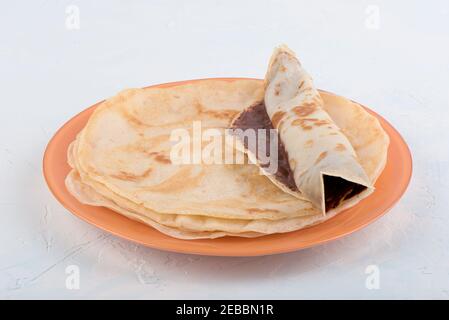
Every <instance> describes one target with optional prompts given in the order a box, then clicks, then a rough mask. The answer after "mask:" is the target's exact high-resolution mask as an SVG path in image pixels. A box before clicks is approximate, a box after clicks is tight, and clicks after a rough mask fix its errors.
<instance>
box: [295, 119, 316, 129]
mask: <svg viewBox="0 0 449 320" xmlns="http://www.w3.org/2000/svg"><path fill="white" fill-rule="evenodd" d="M306 122H307V119H296V120H293V121H292V126H299V127H301V128H302V129H303V130H312V126H310V125H308V124H306Z"/></svg>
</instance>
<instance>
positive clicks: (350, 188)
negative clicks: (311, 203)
mask: <svg viewBox="0 0 449 320" xmlns="http://www.w3.org/2000/svg"><path fill="white" fill-rule="evenodd" d="M323 184H324V198H325V200H324V201H325V205H326V212H328V211H329V210H331V209H333V208H336V207H338V205H339V204H340V203H342V202H343V201H344V200H346V199H349V198H352V197H353V196H355V195H358V194H359V193H360V192H362V191H363V190H365V189H366V187H365V186H362V185H360V184H357V183H354V182H351V181H348V180H345V179H343V178H340V177H334V176H328V175H323Z"/></svg>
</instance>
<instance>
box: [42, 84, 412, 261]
mask: <svg viewBox="0 0 449 320" xmlns="http://www.w3.org/2000/svg"><path fill="white" fill-rule="evenodd" d="M233 79H236V78H226V79H223V80H227V81H232V80H233ZM193 81H197V80H189V81H182V82H174V83H167V84H161V85H156V87H168V86H176V85H179V84H184V83H188V82H193ZM98 104H99V103H97V104H95V105H94V106H92V107H90V108H88V109H86V110H85V111H83V112H81V113H80V114H78V115H77V116H75V117H74V118H73V119H71V120H70V121H69V122H67V123H66V124H65V125H64V126H63V127H62V128H61V129H59V131H58V132H57V133H56V134H55V136H54V137H53V138H52V140H51V141H50V143H49V144H48V146H47V150H46V151H45V155H44V175H45V179H46V181H47V184H48V186H49V188H50V190H51V191H52V192H53V194H54V196H55V197H56V198H57V199H58V200H59V202H60V203H61V204H62V205H63V206H64V207H65V208H67V209H68V210H69V211H71V212H72V213H73V214H74V215H76V216H78V217H79V218H81V219H83V220H85V221H87V222H89V223H91V224H93V225H95V226H97V227H99V228H100V229H103V230H105V231H108V232H110V233H112V234H114V235H116V236H119V237H122V238H125V239H128V240H130V241H134V242H137V243H140V244H143V245H145V246H148V247H151V248H157V249H161V250H168V251H175V252H182V253H191V254H202V255H214V256H258V255H268V254H275V253H284V252H290V251H295V250H299V249H304V248H308V247H312V246H315V245H318V244H322V243H325V242H328V241H331V240H334V239H338V238H340V237H343V236H345V235H348V234H350V233H352V232H354V231H356V230H359V229H361V228H362V227H364V226H366V225H368V224H369V223H371V222H373V221H374V220H376V219H377V218H379V217H380V216H382V215H383V214H385V213H386V212H387V211H388V210H389V209H390V208H391V207H392V206H393V205H394V204H395V203H396V202H397V201H398V200H399V198H400V197H401V196H402V195H403V193H404V192H405V190H406V188H407V186H408V184H409V181H410V177H411V174H412V159H411V155H410V151H409V149H408V147H407V145H406V143H405V141H404V140H403V138H402V137H401V136H400V134H399V133H398V132H397V131H396V130H395V129H394V128H393V127H392V126H391V125H390V124H389V123H388V122H387V121H386V120H385V119H383V118H382V117H381V116H379V115H378V114H376V113H374V112H373V111H371V110H369V109H367V110H368V112H370V113H371V114H373V115H374V116H376V117H377V119H379V121H380V123H381V124H382V127H383V128H384V129H385V131H386V132H387V133H388V135H389V136H390V147H389V150H388V160H387V164H386V166H385V169H384V171H383V172H382V174H381V176H380V177H379V179H378V181H377V183H376V191H375V192H374V193H373V194H372V195H371V196H369V197H368V198H366V199H364V200H362V201H361V202H360V203H359V204H357V205H356V206H354V207H352V208H350V209H348V210H345V211H343V212H341V213H340V214H338V215H337V216H335V217H334V218H332V219H329V220H327V221H325V222H323V223H321V224H318V225H315V226H312V227H309V228H306V229H302V230H298V231H293V232H289V233H283V234H274V235H268V236H263V237H259V238H252V239H247V238H238V237H224V238H219V239H210V240H179V239H175V238H171V237H169V236H166V235H164V234H162V233H160V232H159V231H157V230H155V229H153V228H151V227H149V226H146V225H144V224H142V223H139V222H136V221H133V220H130V219H128V218H126V217H124V216H122V215H120V214H118V213H115V212H114V211H111V210H109V209H106V208H103V207H92V206H87V205H83V204H81V203H80V202H78V201H77V200H76V199H75V198H74V197H73V196H72V195H71V194H70V193H69V192H68V191H67V189H66V187H65V184H64V179H65V177H66V175H67V174H68V173H69V171H70V167H69V165H68V164H67V155H66V153H67V147H68V146H69V144H70V142H72V141H73V140H74V139H75V136H76V135H77V133H78V132H80V130H81V129H82V128H83V127H84V125H85V124H86V122H87V120H88V119H89V116H90V115H91V114H92V112H93V111H94V109H95V108H96V107H97V106H98Z"/></svg>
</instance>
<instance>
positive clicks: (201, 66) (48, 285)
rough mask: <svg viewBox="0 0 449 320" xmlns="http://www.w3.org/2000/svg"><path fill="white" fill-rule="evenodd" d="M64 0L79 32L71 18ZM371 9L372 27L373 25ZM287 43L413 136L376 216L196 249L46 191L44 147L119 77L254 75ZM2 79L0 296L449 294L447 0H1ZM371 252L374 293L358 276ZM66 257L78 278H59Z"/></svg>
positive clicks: (326, 85) (118, 85) (136, 82)
mask: <svg viewBox="0 0 449 320" xmlns="http://www.w3.org/2000/svg"><path fill="white" fill-rule="evenodd" d="M70 4H74V5H77V6H78V8H79V10H80V23H81V24H80V30H71V31H70V30H67V29H66V27H65V19H66V13H65V10H66V7H67V5H70ZM373 5H374V6H378V7H374V9H372V8H373V7H372V6H373ZM370 6H371V7H370ZM367 8H368V9H367ZM375 8H378V9H379V13H380V25H379V29H372V28H370V27H369V26H371V24H370V20H368V27H366V19H370V18H369V17H368V16H369V14H371V13H372V12H373V11H372V10H376V9H375ZM366 10H368V11H366ZM367 12H368V13H367ZM282 42H285V43H287V44H289V46H291V47H292V48H293V49H294V50H296V52H297V53H298V55H299V56H300V57H301V58H302V60H303V63H304V65H305V66H306V68H307V69H308V70H310V72H311V73H312V74H313V75H314V78H315V81H316V83H317V85H318V87H320V88H323V89H326V90H329V91H332V92H336V93H339V94H341V95H344V96H347V97H350V98H352V99H354V100H356V101H359V102H361V103H364V104H366V105H368V106H371V107H372V108H373V109H375V110H376V111H378V112H379V113H380V114H382V115H383V116H385V117H386V118H387V119H388V120H389V121H390V122H391V123H392V124H393V125H394V126H395V127H396V128H397V129H398V130H399V131H400V132H401V133H402V134H403V136H404V137H405V139H406V140H407V142H408V143H409V146H410V148H411V150H412V153H413V157H414V176H413V179H412V183H411V185H410V187H409V190H408V192H407V193H406V195H405V196H404V198H403V199H402V200H401V202H400V203H399V204H398V205H397V206H396V207H395V208H394V209H393V210H391V212H390V213H389V214H388V215H387V216H385V217H384V218H382V219H380V220H378V221H377V222H376V223H374V224H372V225H370V226H369V227H367V228H366V229H364V230H362V231H360V232H358V233H356V234H354V235H351V236H349V237H346V238H344V239H342V240H338V241H335V242H333V243H330V244H327V245H323V246H320V247H316V248H312V249H309V250H305V251H302V252H296V253H291V254H283V255H277V256H268V257H259V258H216V257H215V258H214V257H198V256H189V255H182V254H173V253H167V252H160V251H157V250H151V249H147V248H144V247H141V246H137V245H134V244H132V243H129V242H127V241H123V240H120V239H118V238H115V237H113V236H110V235H108V234H105V233H103V232H101V231H99V230H97V229H96V228H94V227H92V226H90V225H88V224H86V223H84V222H82V221H80V220H78V219H77V218H75V217H74V216H72V215H71V214H70V213H68V212H67V211H66V210H65V209H63V208H62V207H61V205H59V203H58V202H56V200H55V199H54V198H53V197H52V196H51V195H50V193H49V191H48V190H47V188H46V185H45V183H44V180H43V178H42V172H41V162H42V155H43V151H44V148H45V146H46V143H47V142H48V140H49V139H50V138H51V136H52V134H53V133H54V132H55V131H56V130H57V129H58V128H59V127H60V126H61V125H62V124H63V123H64V122H65V121H66V120H67V119H69V118H70V117H72V116H73V115H74V114H76V113H78V112H79V111H81V110H82V109H84V108H85V107H87V106H89V105H91V104H93V103H94V102H97V101H99V100H101V99H103V98H105V97H108V96H111V95H113V94H114V93H116V92H117V91H118V90H119V89H122V88H124V87H140V86H145V85H149V84H155V83H161V82H169V81H174V80H183V79H192V78H205V77H217V76H242V77H243V76H248V77H263V75H264V71H265V68H266V64H267V59H268V57H269V56H270V53H271V50H272V49H273V47H274V46H275V45H277V44H279V43H282ZM0 87H1V89H0V90H1V107H0V119H1V126H0V134H1V138H2V139H1V141H0V170H1V179H0V297H2V298H81V297H83V298H150V299H151V298H372V299H377V298H441V299H444V298H445V299H447V298H449V212H448V207H449V192H448V191H449V148H448V144H449V111H448V110H449V3H448V2H447V1H444V0H441V1H405V0H403V1H394V3H393V1H378V0H372V1H356V0H352V1H344V2H340V1H339V2H338V3H337V2H336V1H330V0H329V1H307V3H305V2H304V4H301V3H300V1H291V2H290V3H289V2H287V1H245V2H244V3H243V1H229V0H227V1H206V0H203V1H190V2H189V5H186V4H184V3H181V1H179V3H177V2H175V1H162V0H160V1H98V2H97V1H96V2H95V3H92V1H76V0H73V2H69V1H58V2H56V1H50V0H48V1H9V2H7V3H4V4H3V5H2V10H0ZM371 264H375V265H377V266H378V267H379V270H380V289H379V290H368V289H367V288H366V287H365V280H366V277H367V275H366V274H365V269H366V267H367V266H368V265H371ZM69 265H78V266H79V268H80V276H81V278H80V289H79V290H68V289H66V287H65V281H66V277H67V275H66V273H65V270H66V267H67V266H69Z"/></svg>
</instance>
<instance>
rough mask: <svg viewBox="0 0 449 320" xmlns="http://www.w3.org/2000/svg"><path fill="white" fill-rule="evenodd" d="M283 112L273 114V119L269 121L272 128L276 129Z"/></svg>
mask: <svg viewBox="0 0 449 320" xmlns="http://www.w3.org/2000/svg"><path fill="white" fill-rule="evenodd" d="M284 115H285V112H284V111H276V112H275V113H274V114H273V118H272V119H271V123H272V124H273V128H275V129H276V128H277V127H278V124H279V122H280V121H281V120H282V118H283V117H284Z"/></svg>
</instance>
